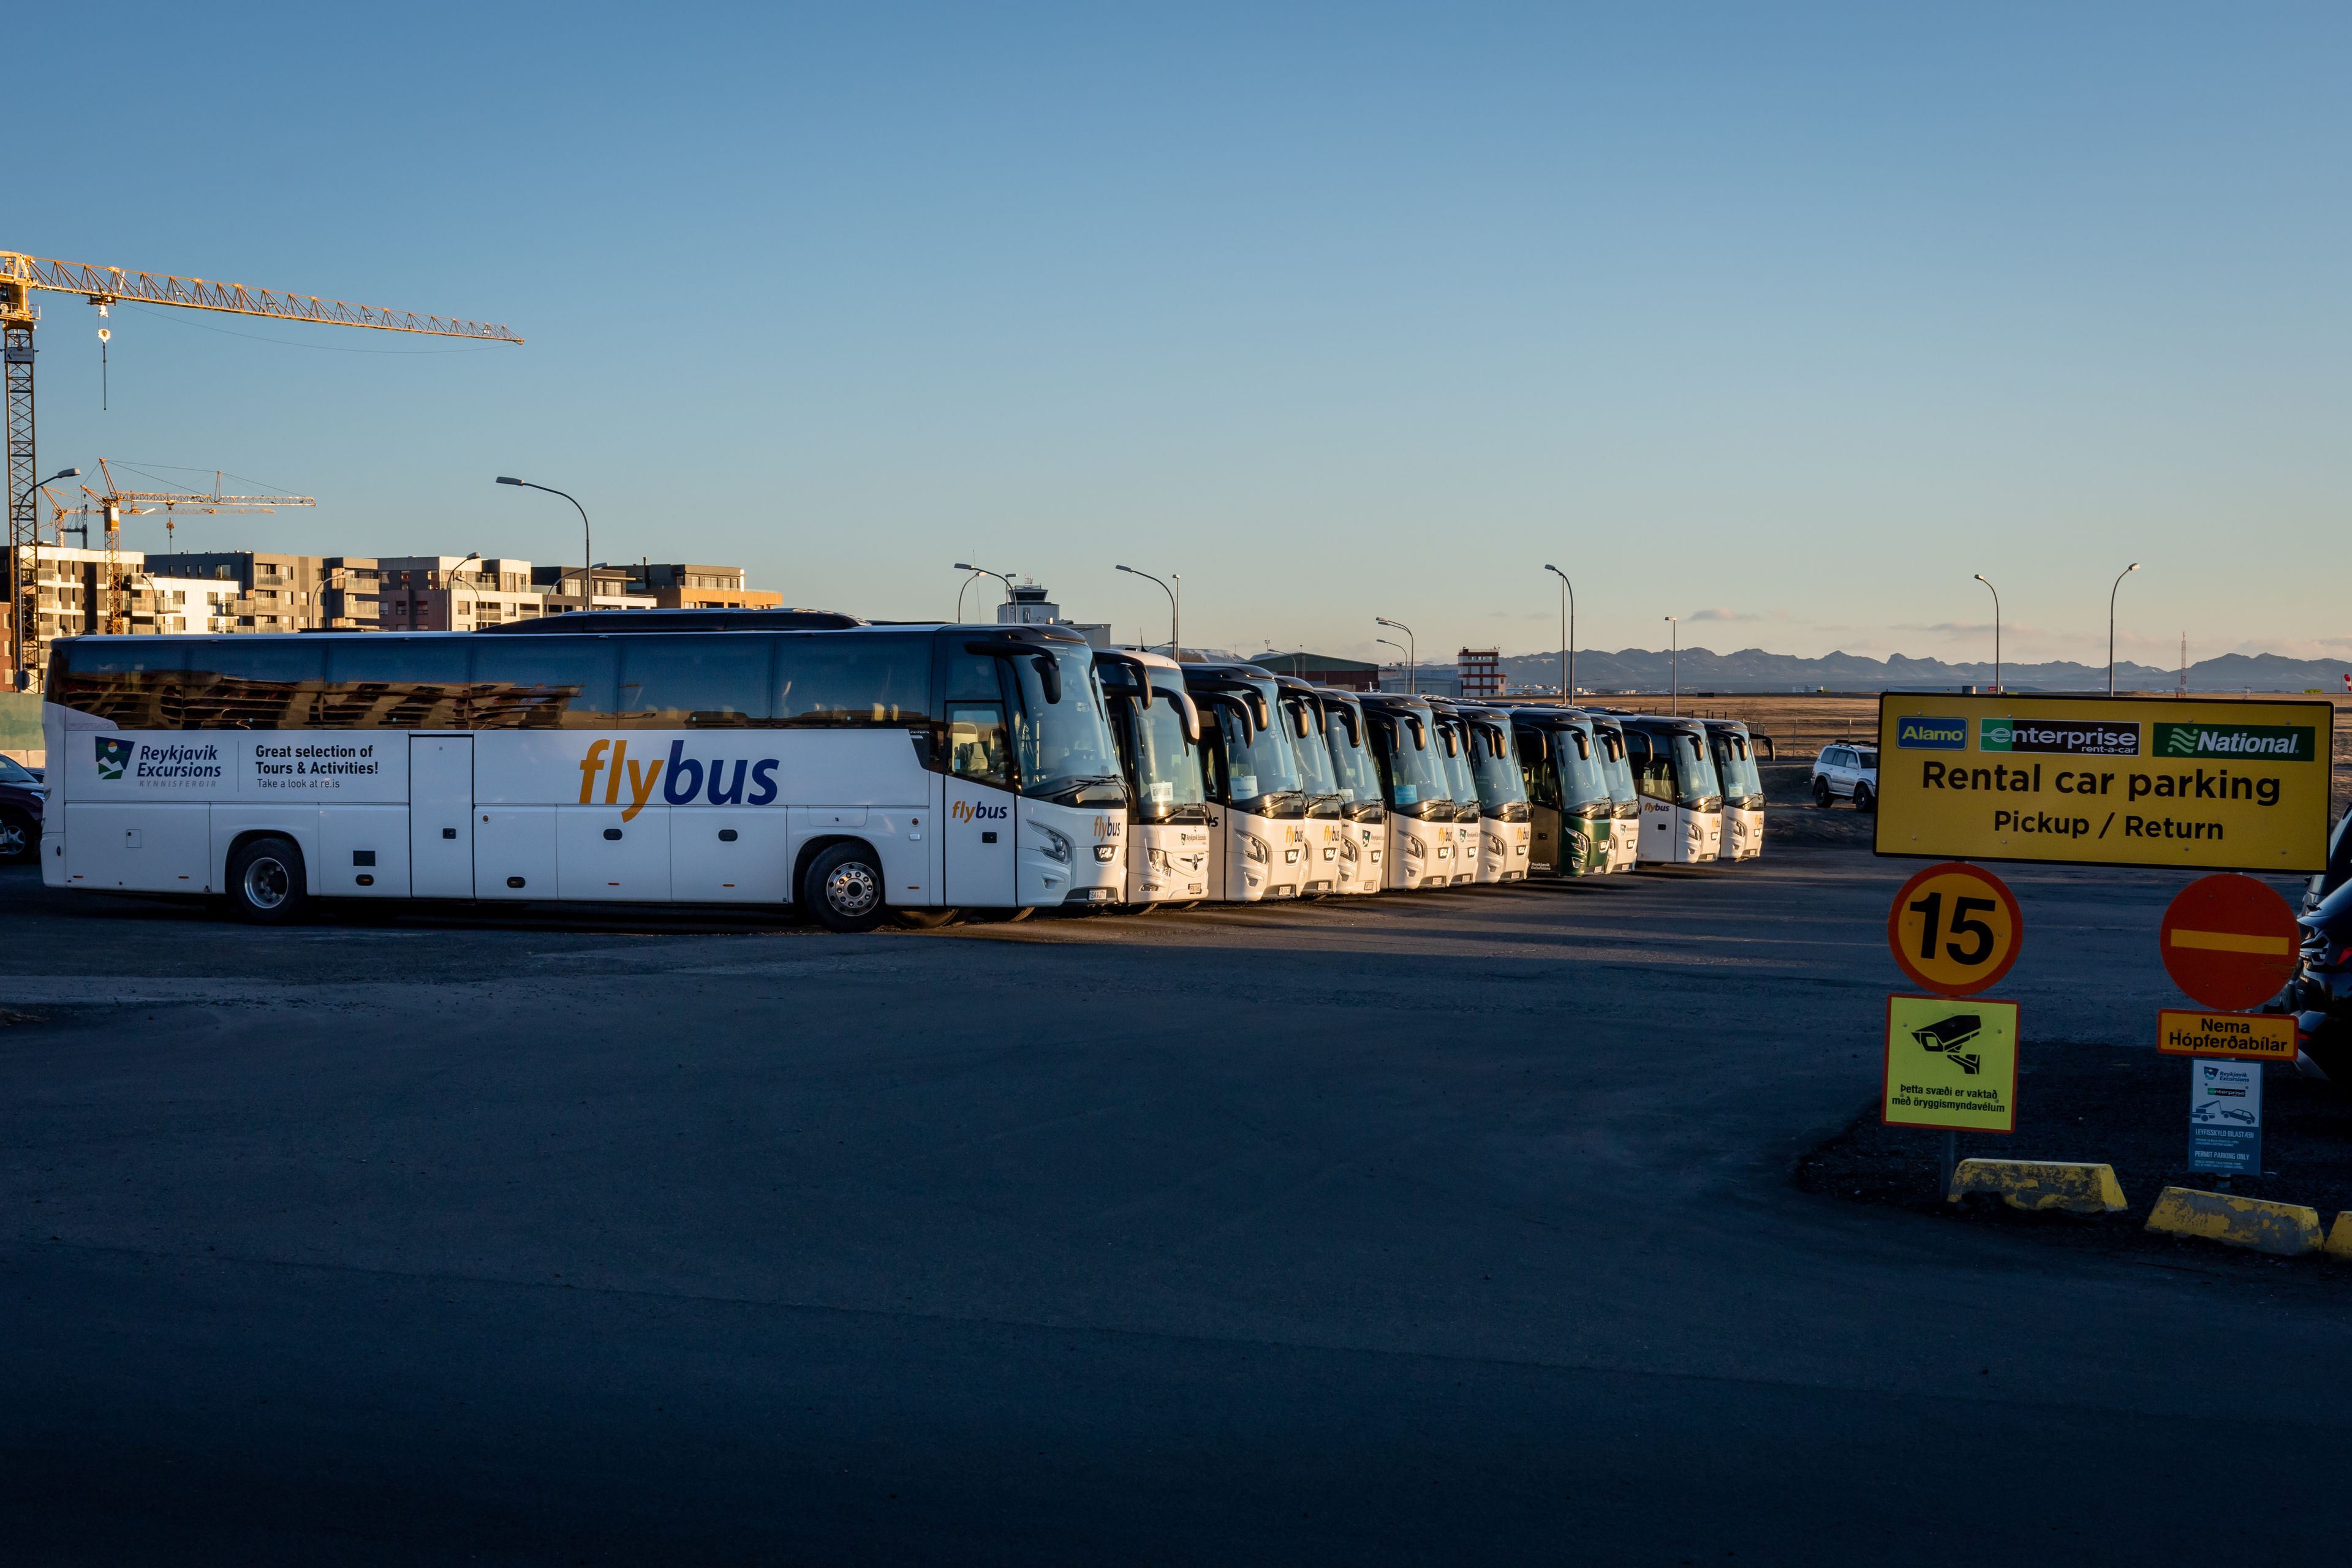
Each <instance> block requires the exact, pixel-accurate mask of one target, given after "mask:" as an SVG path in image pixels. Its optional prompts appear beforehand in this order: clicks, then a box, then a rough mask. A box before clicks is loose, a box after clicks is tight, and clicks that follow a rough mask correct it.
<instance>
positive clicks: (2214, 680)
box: [1423, 648, 2352, 693]
mask: <svg viewBox="0 0 2352 1568" xmlns="http://www.w3.org/2000/svg"><path fill="white" fill-rule="evenodd" d="M1423 669H1424V670H1425V671H1428V672H1430V673H1432V674H1443V675H1447V676H1450V675H1452V674H1454V670H1453V666H1452V665H1450V664H1447V665H1438V664H1426V665H1423ZM2347 671H2352V659H2347V660H2345V661H2343V662H2328V661H2325V660H2318V659H2288V658H2282V657H2281V656H2280V655H2278V654H2276V653H2255V654H2251V655H2249V654H2245V653H2225V654H2223V655H2221V657H2220V658H2218V659H2206V660H2202V661H2200V663H2197V664H2191V665H2189V690H2190V691H2192V692H2238V691H2256V692H2303V691H2309V690H2312V689H2314V688H2317V689H2319V690H2321V691H2326V692H2341V691H2343V690H2344V689H2345V685H2344V677H2345V673H2346V672H2347ZM1503 676H1504V679H1505V681H1506V682H1507V684H1508V685H1509V687H1510V689H1511V690H1513V691H1527V690H1529V689H1531V688H1534V687H1538V686H1540V687H1544V688H1547V689H1554V688H1557V687H1558V686H1559V654H1557V653H1527V654H1521V655H1518V656H1516V657H1513V658H1507V659H1505V660H1504V661H1503ZM1673 678H1674V661H1673V660H1672V658H1671V657H1670V656H1669V654H1668V653H1666V652H1665V651H1664V649H1660V650H1657V651H1655V652H1653V651H1651V650H1648V649H1644V648H1621V649H1619V650H1618V651H1617V652H1615V653H1603V652H1601V650H1599V649H1596V648H1580V649H1578V650H1577V652H1576V684H1577V685H1580V686H1582V687H1584V688H1586V689H1587V690H1590V691H1600V692H1604V693H1605V692H1612V691H1643V692H1662V691H1664V690H1665V689H1666V688H1667V685H1668V683H1669V682H1670V681H1671V680H1672V679H1673ZM1992 678H1993V676H1992V665H1991V664H1990V662H1987V663H1985V664H1947V663H1946V662H1944V661H1943V660H1941V659H1912V658H1906V657H1905V656H1904V655H1902V654H1900V653H1896V654H1895V655H1893V656H1892V657H1889V658H1885V659H1874V658H1871V657H1869V656H1868V655H1867V654H1863V653H1825V654H1823V655H1822V657H1820V658H1818V659H1804V658H1799V657H1797V656H1796V655H1795V654H1792V653H1766V652H1765V651H1764V650H1763V649H1761V648H1743V649H1741V650H1740V651H1739V652H1738V653H1716V652H1714V651H1713V650H1711V649H1707V648H1685V649H1684V650H1683V651H1682V659H1681V681H1682V688H1683V690H1685V691H1713V692H1786V691H1792V690H1796V691H1814V690H1818V689H1820V688H1822V687H1826V688H1828V689H1829V690H1831V691H1833V692H1874V691H1885V690H1888V689H1890V688H1892V689H1909V688H1915V687H1922V686H1989V685H1991V684H1992ZM2000 678H2001V684H2002V685H2006V686H2008V687H2009V688H2010V689H2011V691H2034V690H2038V691H2070V692H2085V691H2105V689H2106V685H2107V667H2106V666H2105V664H2072V663H2066V662H2059V663H2053V664H2003V665H2002V666H2001V672H2000ZM2179 684H2180V672H2179V670H2178V669H2170V670H2164V669H2158V668H2157V667H2156V666H2155V665H2153V664H2117V665H2116V690H2118V691H2123V690H2132V691H2164V692H2168V691H2173V690H2175V689H2177V688H2178V687H2179Z"/></svg>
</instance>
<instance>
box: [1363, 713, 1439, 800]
mask: <svg viewBox="0 0 2352 1568" xmlns="http://www.w3.org/2000/svg"><path fill="white" fill-rule="evenodd" d="M1418 717H1420V720H1421V723H1420V729H1421V734H1420V736H1419V737H1418V738H1416V737H1415V736H1414V734H1413V728H1414V727H1413V726H1412V724H1411V723H1409V722H1407V720H1406V719H1405V717H1404V716H1403V715H1402V714H1400V715H1398V716H1395V717H1393V718H1391V719H1390V720H1389V721H1388V722H1387V723H1386V724H1384V725H1382V726H1381V727H1380V729H1379V730H1377V731H1375V734H1376V735H1377V736H1378V737H1379V740H1380V746H1381V761H1382V762H1384V763H1386V764H1387V765H1388V768H1387V772H1388V803H1389V804H1390V805H1391V806H1393V807H1395V808H1396V809H1397V810H1401V811H1409V812H1412V813H1413V814H1414V815H1416V816H1418V815H1422V814H1423V813H1425V812H1426V811H1427V810H1429V809H1430V808H1431V807H1433V806H1438V805H1443V806H1444V808H1445V809H1444V811H1442V812H1440V813H1438V817H1439V820H1440V821H1444V819H1445V818H1446V817H1448V816H1450V815H1452V814H1453V810H1454V806H1453V800H1454V796H1453V788H1454V787H1453V786H1452V785H1451V784H1450V783H1448V782H1447V781H1446V778H1445V765H1444V747H1445V743H1444V741H1443V740H1442V739H1440V738H1439V737H1438V734H1437V726H1436V725H1434V724H1433V723H1431V722H1430V720H1429V718H1428V717H1427V716H1425V715H1424V716H1418Z"/></svg>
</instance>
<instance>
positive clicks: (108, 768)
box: [97, 735, 131, 779]
mask: <svg viewBox="0 0 2352 1568" xmlns="http://www.w3.org/2000/svg"><path fill="white" fill-rule="evenodd" d="M97 740H98V776H99V777H100V779H120V778H121V777H122V770H123V768H125V767H127V766H129V764H130V762H131V742H130V741H127V740H124V739H121V737H116V736H111V735H101V736H99V737H97Z"/></svg>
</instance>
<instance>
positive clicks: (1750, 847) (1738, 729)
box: [1699, 718, 1764, 861]
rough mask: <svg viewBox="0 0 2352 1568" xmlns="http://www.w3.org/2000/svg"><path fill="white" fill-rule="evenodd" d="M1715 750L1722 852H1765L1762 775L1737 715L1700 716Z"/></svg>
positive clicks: (1740, 857) (1746, 857)
mask: <svg viewBox="0 0 2352 1568" xmlns="http://www.w3.org/2000/svg"><path fill="white" fill-rule="evenodd" d="M1699 722H1700V723H1702V724H1704V725H1706V737H1707V744H1708V745H1709V746H1711V747H1714V750H1715V776H1716V779H1717V781H1718V782H1719V783H1720V784H1721V785H1722V786H1723V854H1722V856H1721V858H1722V859H1724V860H1727V861H1752V860H1754V859H1755V858H1756V857H1757V856H1759V855H1760V854H1762V853H1763V852H1764V776H1763V774H1762V773H1761V772H1760V771H1759V769H1758V768H1757V766H1756V743H1755V739H1754V737H1751V736H1750V735H1749V734H1748V727H1747V726H1746V725H1744V724H1742V723H1740V722H1739V721H1738V719H1736V718H1709V719H1701V720H1700V721H1699Z"/></svg>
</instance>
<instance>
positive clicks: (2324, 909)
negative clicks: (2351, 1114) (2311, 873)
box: [2264, 883, 2352, 1087]
mask: <svg viewBox="0 0 2352 1568" xmlns="http://www.w3.org/2000/svg"><path fill="white" fill-rule="evenodd" d="M2297 924H2298V925H2301V926H2302V927H2303V952H2302V956H2301V961H2300V962H2299V963H2298V964H2297V965H2296V967H2295V974H2294V979H2292V980H2289V981H2288V982H2287V986H2286V989H2285V990H2284V991H2282V992H2280V993H2279V997H2278V999H2277V1000H2276V1001H2273V1003H2272V1004H2271V1005H2270V1007H2269V1008H2268V1009H2264V1010H2265V1011H2273V1010H2284V1011H2286V1012H2291V1013H2293V1014H2294V1043H2295V1048H2296V1050H2297V1051H2298V1052H2299V1053H2300V1059H2299V1060H2298V1061H2296V1062H2295V1066H2296V1068H2297V1069H2298V1070H2299V1071H2303V1072H2305V1073H2306V1074H2308V1075H2310V1076H2313V1077H2316V1078H2326V1079H2329V1080H2332V1081H2333V1082H2335V1083H2336V1084H2337V1085H2338V1086H2339V1087H2352V883H2345V884H2344V885H2342V886H2340V887H2338V888H2337V889H2336V891H2335V892H2333V893H2331V894H2328V895H2327V896H2326V898H2323V899H2321V900H2320V901H2319V907H2318V908H2316V909H2315V910H2313V911H2312V912H2311V913H2310V914H2308V915H2304V916H2303V917H2302V919H2301V920H2299V921H2298V922H2297Z"/></svg>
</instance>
